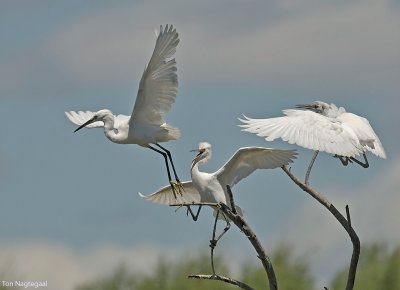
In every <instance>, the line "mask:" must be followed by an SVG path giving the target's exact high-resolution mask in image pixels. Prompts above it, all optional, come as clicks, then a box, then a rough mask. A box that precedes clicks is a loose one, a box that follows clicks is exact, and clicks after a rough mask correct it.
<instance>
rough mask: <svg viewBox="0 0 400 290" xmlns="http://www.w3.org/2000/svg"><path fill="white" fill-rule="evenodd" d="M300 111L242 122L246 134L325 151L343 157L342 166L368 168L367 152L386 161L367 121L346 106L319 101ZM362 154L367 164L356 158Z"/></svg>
mask: <svg viewBox="0 0 400 290" xmlns="http://www.w3.org/2000/svg"><path fill="white" fill-rule="evenodd" d="M296 107H297V108H298V109H301V110H284V111H283V113H284V114H285V116H283V117H277V118H269V119H251V118H247V117H245V119H239V120H240V121H241V122H243V123H244V124H242V125H239V126H240V127H242V128H244V129H243V131H246V132H250V133H255V134H257V135H258V136H261V137H265V140H267V141H273V140H275V139H276V138H281V139H282V140H283V141H287V142H289V143H290V144H297V145H299V146H301V147H304V148H308V149H311V150H315V151H325V152H328V153H332V154H334V155H335V157H338V158H340V160H341V161H342V163H343V165H347V164H348V162H352V161H354V162H356V163H358V164H360V165H361V166H363V167H364V168H367V167H368V166H369V164H368V160H367V157H366V155H365V152H366V151H371V152H372V153H373V154H375V155H376V156H379V157H381V158H386V153H385V150H384V149H383V146H382V143H381V141H380V140H379V138H378V136H377V135H376V133H375V132H374V130H373V129H372V127H371V125H370V124H369V122H368V120H367V119H365V118H363V117H360V116H358V115H356V114H353V113H348V112H346V110H345V109H344V108H343V107H340V108H338V107H337V106H336V105H335V104H327V103H324V102H321V101H316V102H313V103H311V104H308V105H297V106H296ZM360 153H362V154H363V156H364V160H365V161H364V163H363V162H361V161H359V160H357V159H356V158H354V157H355V156H356V155H358V154H360Z"/></svg>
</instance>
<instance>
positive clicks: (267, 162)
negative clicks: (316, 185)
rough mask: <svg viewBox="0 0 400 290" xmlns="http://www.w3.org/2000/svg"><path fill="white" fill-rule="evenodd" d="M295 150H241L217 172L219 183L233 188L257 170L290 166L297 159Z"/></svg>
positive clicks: (246, 148)
mask: <svg viewBox="0 0 400 290" xmlns="http://www.w3.org/2000/svg"><path fill="white" fill-rule="evenodd" d="M296 154H297V153H296V152H295V151H294V150H280V149H272V148H263V147H244V148H240V149H239V150H238V151H236V153H235V154H234V155H233V156H232V157H231V159H230V160H229V161H228V162H227V163H225V165H224V166H222V167H221V168H220V169H219V170H218V171H217V172H216V176H217V178H218V181H219V182H220V183H221V184H223V185H224V186H225V185H228V184H229V185H230V186H233V185H235V184H236V183H238V182H239V181H240V180H242V179H243V178H245V177H247V176H249V175H250V174H251V173H252V172H253V171H255V170H256V169H273V168H277V167H281V166H283V165H288V164H289V163H290V162H293V159H295V158H296Z"/></svg>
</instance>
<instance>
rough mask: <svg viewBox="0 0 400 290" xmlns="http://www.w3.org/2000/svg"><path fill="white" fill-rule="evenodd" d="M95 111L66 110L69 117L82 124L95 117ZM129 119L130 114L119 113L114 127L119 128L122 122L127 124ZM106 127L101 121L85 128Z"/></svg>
mask: <svg viewBox="0 0 400 290" xmlns="http://www.w3.org/2000/svg"><path fill="white" fill-rule="evenodd" d="M94 114H95V112H91V111H85V112H84V111H78V112H75V111H69V112H65V115H66V116H67V118H68V119H69V120H70V121H71V122H72V123H74V124H76V125H78V126H80V125H82V124H84V123H85V122H86V121H89V120H90V119H92V118H93V116H94ZM128 120H129V116H126V115H117V116H114V128H119V127H120V125H121V124H126V123H127V122H128ZM99 127H104V123H103V122H101V121H97V122H93V123H91V124H89V125H87V126H86V127H85V128H99Z"/></svg>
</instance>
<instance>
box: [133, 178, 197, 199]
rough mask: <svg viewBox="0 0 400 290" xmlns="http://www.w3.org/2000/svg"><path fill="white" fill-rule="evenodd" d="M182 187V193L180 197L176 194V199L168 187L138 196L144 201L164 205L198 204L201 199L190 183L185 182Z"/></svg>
mask: <svg viewBox="0 0 400 290" xmlns="http://www.w3.org/2000/svg"><path fill="white" fill-rule="evenodd" d="M182 185H183V189H184V191H183V192H182V194H181V195H180V194H177V195H176V198H175V196H174V193H173V192H172V189H171V186H170V185H168V186H165V187H163V188H161V189H159V190H158V191H156V192H154V193H152V194H149V195H143V194H141V193H139V196H140V197H143V198H144V199H145V200H148V201H151V202H154V203H158V204H164V205H170V204H192V203H199V202H200V199H201V197H200V194H199V192H198V191H197V189H196V188H195V187H194V185H193V183H192V182H191V181H186V182H183V183H182Z"/></svg>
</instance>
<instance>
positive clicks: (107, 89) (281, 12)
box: [0, 0, 400, 290]
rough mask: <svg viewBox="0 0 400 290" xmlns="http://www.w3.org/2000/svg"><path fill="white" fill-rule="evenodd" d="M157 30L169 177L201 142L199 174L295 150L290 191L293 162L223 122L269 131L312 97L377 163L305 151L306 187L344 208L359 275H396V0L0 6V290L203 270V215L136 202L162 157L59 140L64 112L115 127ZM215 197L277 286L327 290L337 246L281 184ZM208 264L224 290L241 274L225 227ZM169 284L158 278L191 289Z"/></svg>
mask: <svg viewBox="0 0 400 290" xmlns="http://www.w3.org/2000/svg"><path fill="white" fill-rule="evenodd" d="M161 24H162V25H165V24H173V25H174V26H175V27H176V29H177V31H178V32H179V34H180V39H181V42H180V44H179V46H178V49H177V53H176V60H177V63H178V78H179V91H178V96H177V99H176V103H175V104H174V106H173V108H172V110H171V112H170V113H169V114H168V115H167V121H168V122H169V123H170V124H172V125H174V126H177V127H179V128H180V129H181V133H182V137H181V139H180V140H178V141H174V142H169V143H165V144H164V145H165V147H166V148H168V149H169V150H170V151H171V152H172V155H173V158H174V161H175V164H176V166H177V170H178V174H179V176H180V177H181V179H182V180H188V179H190V171H189V170H190V163H191V160H192V158H193V152H190V150H191V149H195V148H197V145H198V143H199V142H201V141H208V142H210V143H211V144H212V145H213V159H212V160H211V161H210V162H209V164H208V165H206V166H205V167H204V168H203V170H205V171H209V172H211V171H215V170H217V169H218V168H219V167H220V166H222V164H223V163H224V162H225V161H226V160H227V159H228V158H229V157H230V156H231V155H232V154H233V153H234V152H235V151H236V150H237V149H238V148H239V147H242V146H253V145H254V146H266V147H279V148H297V149H298V152H299V158H298V160H297V161H296V162H295V164H294V165H293V170H294V172H295V173H296V174H297V175H298V176H299V177H301V178H303V176H304V174H305V171H306V168H307V165H308V162H309V160H310V158H311V156H312V152H311V151H309V150H304V149H302V148H299V147H297V146H293V145H290V144H286V143H284V142H281V141H275V142H266V141H265V140H264V139H262V138H259V137H257V136H255V135H253V134H248V133H245V132H241V130H240V128H239V127H238V126H237V125H238V124H239V121H238V120H237V118H238V117H240V116H242V114H245V115H247V116H249V117H254V118H262V117H275V116H280V115H281V114H282V113H281V110H282V109H286V108H293V107H294V105H296V104H303V103H309V102H312V101H314V100H322V101H326V102H333V103H335V104H336V105H338V106H344V107H345V108H346V109H347V110H348V111H350V112H353V113H356V114H359V115H362V116H364V117H366V118H368V119H369V121H370V123H371V125H372V126H373V128H374V129H375V131H376V132H377V134H378V135H379V137H380V139H381V141H382V143H383V145H384V147H385V149H386V153H387V156H388V159H387V160H382V159H379V158H376V157H375V156H372V155H371V154H368V158H369V161H370V168H368V169H363V168H361V167H359V166H348V167H343V166H342V165H341V164H340V162H339V161H338V160H336V159H334V158H332V157H331V156H330V155H329V154H325V153H324V154H320V155H319V157H318V159H317V161H316V164H315V166H314V170H313V172H312V175H311V180H310V182H311V184H312V185H313V186H314V187H315V188H316V189H317V190H319V191H321V192H323V193H324V194H325V195H326V196H327V197H328V198H329V199H330V201H331V202H332V203H333V204H335V206H336V207H337V208H338V209H340V210H342V212H343V213H344V208H345V205H346V204H348V205H349V206H350V209H351V213H352V223H353V226H354V228H355V229H356V230H357V232H358V234H359V236H360V239H361V242H362V244H363V245H369V246H368V247H367V248H366V250H364V251H363V252H362V255H364V256H362V258H365V259H366V260H365V261H366V262H365V264H366V265H370V267H372V268H373V269H375V268H374V267H375V266H374V265H375V264H374V263H375V262H376V261H378V262H376V263H378V264H379V265H382V262H381V261H383V260H385V259H386V260H390V259H391V258H392V257H395V258H392V260H393V259H394V260H393V261H399V259H400V258H399V255H398V249H399V248H398V247H399V244H400V231H399V230H398V225H399V221H400V219H399V217H400V214H399V211H398V205H399V204H400V195H399V186H400V181H399V180H400V179H399V178H400V154H399V153H398V142H399V141H400V130H399V124H400V115H399V113H398V110H399V109H398V108H399V106H400V98H399V92H400V82H399V75H400V30H399V27H400V2H399V1H396V0H381V1H369V0H367V1H365V0H363V1H361V0H360V1H328V2H327V1H322V2H321V1H313V0H300V1H289V0H284V1H256V0H229V1H228V0H220V1H208V0H206V1H179V0H173V1H168V2H167V1H124V0H119V1H105V0H104V1H103V0H99V1H96V2H93V1H90V2H89V1H74V0H72V1H71V0H68V1H66V0H60V1H46V0H38V1H18V0H17V1H1V3H0V39H1V40H2V41H1V42H2V43H1V46H0V116H1V120H2V122H1V124H2V126H3V129H2V134H1V135H2V136H1V138H0V194H1V202H0V280H2V281H13V280H15V279H19V280H24V281H43V280H47V281H48V287H49V289H59V290H70V289H77V287H86V286H87V287H91V286H90V285H92V286H93V285H94V286H93V287H97V286H96V285H97V284H95V283H97V282H96V281H100V282H101V281H103V280H101V279H108V278H107V277H109V280H112V279H113V277H114V278H115V277H117V278H116V280H117V281H124V279H125V278H126V279H125V280H129V279H133V280H135V278H134V277H137V275H155V274H154V273H158V274H159V275H158V274H157V275H156V276H157V277H163V276H162V275H161V274H160V273H167V272H166V271H164V270H163V269H165V268H168V266H165V265H176V267H179V266H182V265H183V266H182V269H186V268H185V267H186V266H187V265H188V264H185V263H191V261H195V262H196V263H199V265H204V264H207V263H209V261H208V250H209V248H208V245H209V240H210V238H211V233H212V225H213V217H212V214H211V210H210V209H205V210H204V211H203V212H202V214H201V216H200V219H199V221H197V222H193V221H192V220H191V218H190V217H187V216H186V214H185V210H179V211H177V212H175V211H174V209H173V208H169V207H166V206H160V205H155V204H151V203H148V202H146V201H144V200H142V199H141V198H140V197H139V196H138V192H141V193H143V194H150V193H152V192H154V191H156V190H157V189H159V188H160V187H162V186H164V185H166V184H167V178H166V173H165V167H164V162H163V159H162V157H161V156H159V155H158V154H155V153H154V152H152V151H151V150H148V149H145V148H142V147H139V146H137V145H117V144H113V143H112V142H110V141H109V140H107V139H106V138H105V136H104V134H103V132H102V130H101V129H91V130H89V129H87V130H81V131H79V132H77V133H75V134H74V133H73V131H74V129H75V128H76V126H74V125H73V124H71V123H70V122H69V121H68V120H67V119H66V117H65V115H64V111H67V110H92V111H96V110H99V109H103V108H108V109H111V110H112V111H113V112H114V113H115V114H120V113H122V114H128V115H129V114H130V113H131V111H132V107H133V104H134V100H135V96H136V93H137V88H138V84H139V80H140V77H141V75H142V72H143V69H144V66H145V64H146V63H147V62H148V60H149V59H150V56H151V53H152V50H153V48H154V44H155V39H156V36H155V34H154V31H155V29H158V28H159V25H161ZM233 191H234V194H235V196H236V202H237V204H238V205H240V206H241V207H242V208H243V209H244V210H245V217H246V218H247V221H248V222H249V224H250V225H251V226H252V227H253V230H254V231H255V232H256V233H257V235H258V236H259V238H260V239H261V241H262V243H263V244H264V246H265V248H266V250H267V252H269V253H273V256H274V257H276V258H277V259H278V258H279V257H282V256H283V257H284V258H287V261H289V262H287V263H286V264H285V263H283V262H282V263H281V264H282V265H283V266H282V268H280V267H278V268H276V269H275V270H276V272H277V274H278V275H283V274H279V273H286V272H285V271H286V270H284V269H287V268H288V267H289V266H293V265H292V264H291V263H294V264H295V265H294V266H293V267H295V266H299V265H298V264H296V263H300V266H299V267H300V268H301V269H303V270H304V269H305V270H304V271H303V272H304V275H303V276H304V277H306V278H307V277H309V279H310V281H311V282H310V283H311V284H312V285H314V286H315V287H316V288H317V289H321V288H322V286H329V285H336V284H334V283H339V282H333V281H334V280H335V281H339V280H340V279H341V278H340V275H341V274H340V273H341V271H343V269H344V270H345V269H346V267H347V265H348V263H349V260H350V256H351V250H352V246H351V242H350V240H349V238H348V236H347V234H346V233H345V231H344V230H343V229H342V228H341V227H340V226H339V224H338V223H337V221H336V220H335V219H334V218H333V217H332V216H331V215H330V214H329V213H328V212H327V211H326V209H324V208H323V207H321V206H320V205H319V204H318V203H317V202H316V201H315V200H313V199H311V198H310V197H309V196H308V195H306V194H305V193H304V192H302V191H301V190H300V189H299V188H297V187H296V186H295V185H294V184H293V183H292V182H291V181H290V180H289V178H288V177H287V176H286V175H285V174H284V172H283V171H282V170H268V171H257V172H256V173H254V174H253V175H251V176H250V177H249V178H247V179H245V180H243V181H242V182H241V183H240V184H239V185H237V186H236V187H235V188H234V189H233ZM221 226H222V225H221ZM282 245H285V246H284V247H282ZM396 249H397V251H396ZM216 251H217V253H218V255H220V256H219V257H220V260H219V261H220V262H219V263H218V266H217V269H218V267H220V268H219V269H220V270H221V271H223V270H224V269H225V270H227V271H231V272H232V273H233V274H232V275H234V276H235V275H237V277H241V276H243V275H245V274H246V273H243V269H245V268H246V265H249V267H250V266H251V267H258V263H259V261H258V259H257V258H256V253H255V252H254V250H253V249H252V248H251V246H250V244H249V243H248V241H247V240H246V239H245V238H244V237H243V236H242V234H241V233H240V232H239V231H237V229H233V228H232V229H231V230H230V231H229V232H228V233H227V234H226V236H225V237H224V238H223V239H222V240H221V242H220V244H219V245H218V247H217V250H216ZM365 253H372V254H371V255H367V254H365ZM396 255H397V256H396ZM204 257H206V258H204ZM367 258H371V260H368V259H367ZM202 259H203V260H202ZM282 259H283V258H282ZM291 259H293V260H291ZM374 259H375V260H374ZM396 259H397V260H396ZM386 260H385V261H386ZM392 260H391V261H392ZM199 261H200V262H199ZM202 261H203V262H204V263H202ZM285 261H286V260H285ZM290 261H292V262H290ZM296 261H297V262H296ZM277 263H278V264H279V262H277ZM396 263H399V262H396ZM55 265H56V266H55ZM207 265H208V264H207ZM279 265H280V264H279ZM285 265H286V266H287V265H289V266H287V267H286V266H285ZM371 265H372V266H371ZM397 265H398V264H397ZM163 267H164V268H163ZM171 267H173V266H171ZM249 267H247V268H246V269H250V268H251V267H250V268H249ZM285 267H286V268H285ZM302 267H303V268H302ZM289 268H290V267H289ZM389 268H390V269H393V267H389ZM394 268H395V269H397V271H398V269H400V267H397V268H396V267H394ZM187 269H189V270H188V272H186V271H183V272H182V273H181V274H179V275H176V276H174V275H172V274H171V275H165V277H167V278H168V279H170V280H168V281H173V277H180V279H182V277H183V276H185V275H188V274H193V273H191V272H190V269H192V268H190V267H189V266H187ZM196 269H197V268H196ZM294 269H295V270H294V272H295V273H303V272H301V270H299V269H297V268H294ZM385 269H386V268H385ZM250 270H251V269H250ZM250 270H249V271H250ZM159 271H161V272H159ZM163 271H164V272H163ZM217 271H218V270H217ZM366 271H367V272H366V273H367V274H366V275H365V276H364V277H371V275H369V274H368V273H369V272H368V271H369V270H368V269H367V270H366ZM178 272H179V271H178V270H177V273H178ZM208 272H209V270H208ZM179 273H180V272H179ZM360 273H361V272H360ZM374 273H375V272H374ZM382 273H386V272H384V270H382ZM247 274H249V273H247ZM250 274H251V273H250ZM250 274H249V275H250ZM386 274H387V273H386ZM386 274H385V275H386ZM118 275H120V276H118ZM132 275H133V276H132ZM135 275H136V276H135ZM249 275H248V276H247V277H250V276H251V275H250V276H249ZM254 275H255V274H254ZM382 275H383V274H382ZM389 276H393V275H392V274H391V275H389ZM121 277H122V278H121ZM124 277H125V278H124ZM132 277H133V278H132ZM171 277H172V278H171ZM359 277H363V276H362V275H361V274H360V275H359ZM167 278H165V279H167ZM278 278H279V276H278ZM99 279H100V280H99ZM185 279H186V278H185ZM185 279H184V280H185ZM360 279H361V278H360ZM382 279H383V278H382ZM281 280H285V281H287V279H281ZM135 281H136V280H135ZM163 281H164V282H165V281H167V280H163ZM185 281H186V280H185ZM295 281H299V279H298V278H296V279H295ZM379 281H381V280H379ZM142 282H143V281H142ZM190 282H192V283H195V282H193V281H188V283H190ZM278 282H279V280H278ZM389 282H390V283H394V282H392V281H389ZM91 283H94V284H91ZM110 283H111V282H110ZM132 283H133V282H132ZM135 283H137V281H136V282H135ZM160 283H161V282H160ZM165 283H167V282H165ZM182 283H183V282H182ZM185 283H186V282H185ZM213 283H214V284H213ZM215 283H218V282H211V284H204V285H209V286H207V287H216V284H215ZM282 283H283V282H282ZM307 283H308V282H307ZM359 283H361V282H359ZM161 284H162V283H161ZM311 284H307V285H311ZM82 285H83V286H82ZM85 285H86V286H85ZM156 285H159V284H156ZM192 285H193V284H192ZM196 285H197V284H196ZM201 285H203V284H201ZM369 285H371V284H369ZM380 285H382V284H380ZM396 285H398V284H396ZM0 286H2V285H0ZM314 286H313V287H314ZM138 287H139V286H138ZM149 287H150V288H149V289H154V288H157V286H154V285H153V286H149ZM187 287H189V286H187ZM187 287H186V288H185V289H189V288H187ZM307 287H308V288H306V289H310V287H311V286H307ZM371 287H372V286H371ZM395 287H397V288H393V289H398V287H400V286H395ZM81 289H87V288H81ZM88 289H92V288H88ZM93 289H98V288H93ZM138 289H139V288H138ZM143 289H144V288H143ZM165 289H177V288H176V287H175V288H174V287H172V286H171V288H165ZM214 289H216V288H214ZM282 289H283V288H282ZM285 289H300V288H290V287H289V286H286V287H285ZM360 289H367V288H360ZM371 289H378V288H371ZM380 289H389V288H380Z"/></svg>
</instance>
